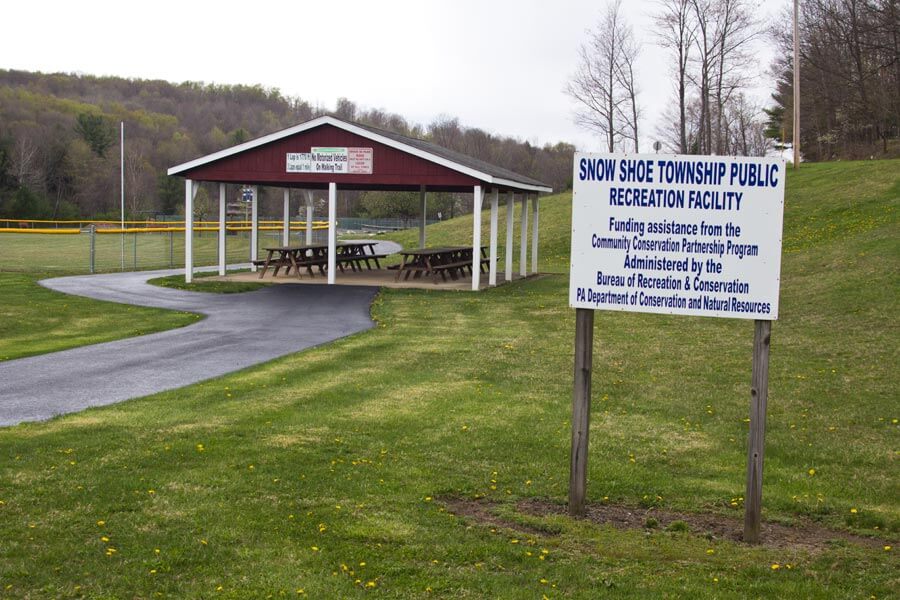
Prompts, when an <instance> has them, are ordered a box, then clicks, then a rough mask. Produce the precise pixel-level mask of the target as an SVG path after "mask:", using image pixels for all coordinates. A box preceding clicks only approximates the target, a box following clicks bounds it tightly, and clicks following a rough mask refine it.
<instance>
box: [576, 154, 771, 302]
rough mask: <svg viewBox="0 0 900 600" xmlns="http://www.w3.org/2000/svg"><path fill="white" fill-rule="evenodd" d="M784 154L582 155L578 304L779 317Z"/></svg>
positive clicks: (578, 204)
mask: <svg viewBox="0 0 900 600" xmlns="http://www.w3.org/2000/svg"><path fill="white" fill-rule="evenodd" d="M784 179H785V163H784V160H783V159H781V158H746V157H735V158H725V157H716V156H680V155H662V154H646V155H640V154H638V155H626V154H584V153H576V154H575V170H574V179H573V182H574V183H573V194H572V250H571V268H570V271H569V305H570V306H572V307H573V308H588V309H602V310H621V311H633V312H651V313H666V314H679V315H694V316H709V317H731V318H739V319H760V320H775V319H777V318H778V290H779V283H780V277H781V228H782V220H783V214H784Z"/></svg>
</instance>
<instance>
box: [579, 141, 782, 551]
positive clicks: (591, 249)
mask: <svg viewBox="0 0 900 600" xmlns="http://www.w3.org/2000/svg"><path fill="white" fill-rule="evenodd" d="M573 167H574V170H573V174H572V175H573V179H572V181H573V186H572V247H571V252H570V255H569V257H570V267H569V306H571V307H572V308H574V309H576V313H575V314H576V316H575V323H576V325H575V385H574V390H573V395H572V450H571V471H570V474H569V513H571V514H572V515H573V516H578V515H582V514H583V513H584V512H585V492H586V486H587V459H588V433H589V428H590V407H591V399H590V396H591V349H592V337H593V322H594V321H593V316H592V315H591V312H592V311H594V310H607V311H620V312H643V313H657V314H669V315H689V316H703V317H722V318H731V319H748V320H750V319H753V320H754V321H755V323H756V324H755V328H756V335H755V338H754V346H753V374H752V378H751V379H752V381H751V407H750V440H749V444H748V457H747V493H746V496H745V504H744V505H745V507H746V512H745V515H744V517H745V518H744V540H745V541H747V542H749V543H756V542H758V541H759V531H760V513H761V507H762V476H763V445H764V443H765V427H766V400H767V398H768V381H769V337H770V335H771V331H772V321H774V320H776V319H777V318H778V292H779V286H780V282H781V242H782V238H781V227H782V221H783V218H784V180H785V161H784V159H781V158H765V157H737V156H735V157H721V156H679V155H670V154H652V155H649V154H645V155H642V154H632V155H623V154H612V153H609V154H588V153H581V152H576V153H575V160H574V165H573Z"/></svg>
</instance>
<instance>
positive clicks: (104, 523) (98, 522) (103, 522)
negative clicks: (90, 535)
mask: <svg viewBox="0 0 900 600" xmlns="http://www.w3.org/2000/svg"><path fill="white" fill-rule="evenodd" d="M104 525H106V521H97V527H103V526H104Z"/></svg>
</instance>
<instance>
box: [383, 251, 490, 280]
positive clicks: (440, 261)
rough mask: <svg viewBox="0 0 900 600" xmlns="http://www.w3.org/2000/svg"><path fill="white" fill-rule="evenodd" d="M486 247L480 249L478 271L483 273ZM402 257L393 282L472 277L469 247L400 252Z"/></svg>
mask: <svg viewBox="0 0 900 600" xmlns="http://www.w3.org/2000/svg"><path fill="white" fill-rule="evenodd" d="M486 251H487V246H482V247H481V262H480V267H479V268H480V270H481V271H482V272H484V270H485V267H486V265H487V264H488V263H489V262H490V259H488V258H487V255H486ZM400 256H402V257H403V260H402V262H401V263H400V268H399V269H397V276H396V277H395V281H400V278H401V277H402V278H403V280H404V281H407V280H409V278H410V276H412V278H413V279H417V278H419V277H422V276H423V275H424V276H430V277H432V279H433V280H434V283H435V284H437V283H438V276H439V275H440V277H441V278H442V279H443V281H447V275H449V276H450V278H451V279H452V280H454V281H457V280H458V279H459V278H460V277H465V276H466V271H467V270H468V274H469V275H470V276H471V275H472V247H471V246H447V247H444V248H417V249H415V250H402V251H401V252H400Z"/></svg>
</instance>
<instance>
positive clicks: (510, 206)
mask: <svg viewBox="0 0 900 600" xmlns="http://www.w3.org/2000/svg"><path fill="white" fill-rule="evenodd" d="M515 212H516V195H515V194H514V193H513V192H512V190H510V191H508V192H507V193H506V248H505V249H504V252H505V254H506V272H505V273H504V279H505V280H506V281H512V278H513V271H512V267H513V215H514V214H515Z"/></svg>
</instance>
